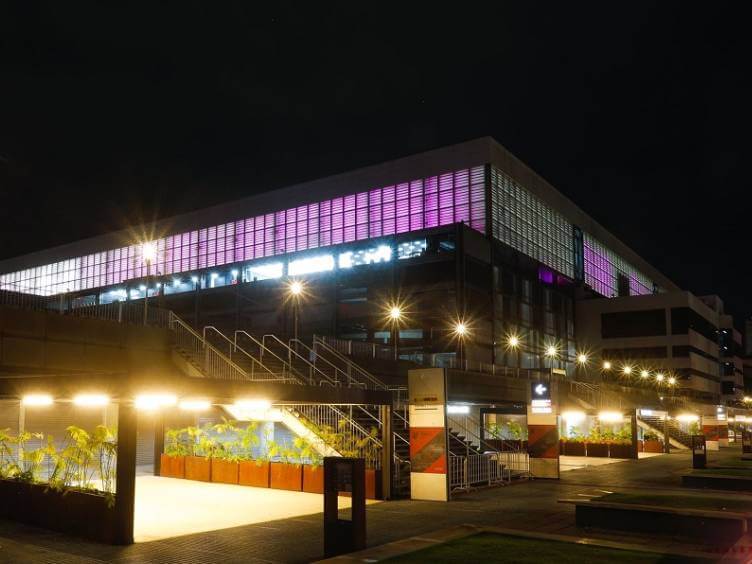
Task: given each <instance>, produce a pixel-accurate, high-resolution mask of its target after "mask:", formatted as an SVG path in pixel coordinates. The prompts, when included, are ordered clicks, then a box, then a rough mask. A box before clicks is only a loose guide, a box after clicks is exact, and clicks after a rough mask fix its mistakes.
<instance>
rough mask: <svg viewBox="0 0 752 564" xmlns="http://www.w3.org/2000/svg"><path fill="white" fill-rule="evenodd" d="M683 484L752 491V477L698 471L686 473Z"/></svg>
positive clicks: (696, 486) (694, 486) (695, 486)
mask: <svg viewBox="0 0 752 564" xmlns="http://www.w3.org/2000/svg"><path fill="white" fill-rule="evenodd" d="M681 480H682V486H685V487H687V488H709V489H713V490H734V491H752V478H745V477H744V476H728V475H723V474H711V473H707V474H704V473H697V474H684V475H682V477H681Z"/></svg>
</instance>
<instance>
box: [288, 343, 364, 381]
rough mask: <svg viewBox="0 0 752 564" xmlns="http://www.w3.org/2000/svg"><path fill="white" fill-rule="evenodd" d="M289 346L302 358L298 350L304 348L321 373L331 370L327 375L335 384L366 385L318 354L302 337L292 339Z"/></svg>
mask: <svg viewBox="0 0 752 564" xmlns="http://www.w3.org/2000/svg"><path fill="white" fill-rule="evenodd" d="M289 348H290V350H293V351H295V353H296V354H298V355H299V356H300V357H302V358H305V357H304V356H303V355H302V354H300V353H299V352H298V351H300V350H302V351H303V352H304V353H305V354H307V355H308V358H309V359H311V360H310V362H311V363H312V364H313V366H315V367H316V369H317V370H318V371H319V372H320V373H321V374H326V373H327V372H329V374H327V376H328V378H329V380H330V382H331V383H332V384H333V385H335V386H347V387H362V388H364V387H365V386H364V385H360V384H359V382H357V381H356V380H354V379H353V378H351V377H350V376H349V375H348V374H347V372H345V371H344V370H342V369H341V368H339V367H338V366H337V365H336V364H334V363H332V362H330V361H329V360H328V359H326V358H324V357H323V356H321V355H320V354H317V353H316V351H315V350H313V349H312V348H311V347H309V346H308V345H306V344H305V343H304V342H303V341H301V340H300V339H290V343H289Z"/></svg>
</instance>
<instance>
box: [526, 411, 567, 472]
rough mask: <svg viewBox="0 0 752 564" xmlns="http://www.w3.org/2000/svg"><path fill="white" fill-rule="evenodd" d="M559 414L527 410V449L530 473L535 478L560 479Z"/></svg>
mask: <svg viewBox="0 0 752 564" xmlns="http://www.w3.org/2000/svg"><path fill="white" fill-rule="evenodd" d="M556 419H557V412H556V410H555V409H554V408H552V411H551V413H533V412H532V407H531V406H530V405H528V408H527V436H528V439H527V448H528V453H529V456H530V473H531V474H532V475H533V476H534V477H535V478H556V479H558V478H559V454H560V453H559V426H558V425H557V421H556Z"/></svg>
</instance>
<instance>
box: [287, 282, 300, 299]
mask: <svg viewBox="0 0 752 564" xmlns="http://www.w3.org/2000/svg"><path fill="white" fill-rule="evenodd" d="M289 290H290V295H291V296H294V297H296V298H297V297H298V296H300V295H301V294H302V293H303V283H302V282H300V281H298V280H295V281H294V282H291V283H290V287H289Z"/></svg>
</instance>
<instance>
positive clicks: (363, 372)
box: [313, 335, 388, 390]
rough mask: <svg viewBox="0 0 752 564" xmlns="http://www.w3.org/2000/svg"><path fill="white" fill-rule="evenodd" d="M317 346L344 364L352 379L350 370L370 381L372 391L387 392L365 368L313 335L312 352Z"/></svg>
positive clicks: (381, 383)
mask: <svg viewBox="0 0 752 564" xmlns="http://www.w3.org/2000/svg"><path fill="white" fill-rule="evenodd" d="M317 346H318V347H321V348H323V349H324V350H325V351H326V352H328V353H330V354H332V355H334V356H335V357H336V358H338V359H339V360H341V361H342V362H344V363H345V364H346V365H347V369H348V375H349V376H350V377H352V374H351V372H350V371H351V370H355V372H357V373H358V374H359V375H360V376H361V377H362V378H364V379H365V380H367V381H370V382H371V384H372V385H373V387H374V389H376V390H378V389H382V390H387V389H388V388H387V385H386V384H384V382H382V381H381V380H379V379H378V378H376V376H374V375H373V374H371V373H370V372H368V371H367V370H366V369H365V368H363V367H362V366H360V365H359V364H357V363H355V362H353V361H352V359H350V358H347V357H346V356H345V355H343V354H342V353H341V352H339V351H338V350H336V349H335V348H333V347H331V346H329V344H327V342H326V341H325V340H324V339H322V338H321V337H318V336H316V335H314V336H313V350H314V351H316V347H317ZM361 383H363V382H361ZM366 387H367V385H366Z"/></svg>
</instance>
